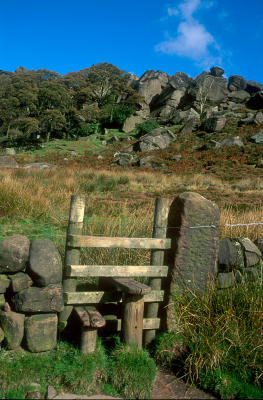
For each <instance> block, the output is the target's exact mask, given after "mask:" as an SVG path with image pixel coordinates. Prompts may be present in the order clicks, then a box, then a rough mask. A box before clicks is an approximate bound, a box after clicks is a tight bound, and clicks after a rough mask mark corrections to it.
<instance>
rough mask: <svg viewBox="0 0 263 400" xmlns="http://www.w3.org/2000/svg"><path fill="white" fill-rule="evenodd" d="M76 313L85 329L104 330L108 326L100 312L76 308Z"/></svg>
mask: <svg viewBox="0 0 263 400" xmlns="http://www.w3.org/2000/svg"><path fill="white" fill-rule="evenodd" d="M74 311H75V313H76V315H77V317H78V319H79V320H80V322H81V324H82V326H83V327H84V328H102V327H103V326H104V325H105V324H106V321H105V319H104V318H103V316H102V315H101V314H100V313H99V312H98V311H91V310H85V309H84V308H83V307H74Z"/></svg>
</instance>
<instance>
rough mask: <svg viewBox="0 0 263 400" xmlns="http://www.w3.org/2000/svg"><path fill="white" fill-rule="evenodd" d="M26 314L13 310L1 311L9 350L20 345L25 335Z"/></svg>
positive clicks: (0, 318) (0, 321) (0, 322)
mask: <svg viewBox="0 0 263 400" xmlns="http://www.w3.org/2000/svg"><path fill="white" fill-rule="evenodd" d="M24 320H25V316H24V314H17V313H15V312H13V311H7V312H5V311H0V325H1V327H2V329H3V331H4V334H5V341H6V345H7V348H8V349H9V350H14V349H16V348H17V347H19V346H20V344H21V342H22V339H23V336H24Z"/></svg>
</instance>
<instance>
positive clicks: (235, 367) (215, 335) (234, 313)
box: [156, 283, 263, 398]
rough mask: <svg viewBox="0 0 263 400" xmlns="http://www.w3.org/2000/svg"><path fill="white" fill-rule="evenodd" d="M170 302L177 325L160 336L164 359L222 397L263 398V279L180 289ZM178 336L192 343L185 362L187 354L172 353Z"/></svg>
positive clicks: (159, 351) (160, 353)
mask: <svg viewBox="0 0 263 400" xmlns="http://www.w3.org/2000/svg"><path fill="white" fill-rule="evenodd" d="M170 307H172V309H173V311H174V316H175V318H176V319H177V321H178V328H177V332H170V333H167V334H166V335H165V336H164V337H162V338H161V339H159V343H158V345H157V351H156V358H157V360H158V361H159V362H161V363H162V364H164V365H167V364H168V363H170V365H173V366H176V364H177V362H179V365H180V367H181V368H182V366H183V370H184V373H185V374H186V376H187V377H188V380H189V381H190V382H191V383H195V384H198V385H199V386H201V387H202V388H205V389H209V390H212V391H213V392H214V393H216V394H218V395H220V397H221V398H262V396H263V373H262V365H263V291H262V286H260V284H258V283H248V284H246V285H240V286H237V287H235V288H232V289H227V290H226V289H225V290H217V289H216V288H211V290H209V291H207V293H205V294H204V295H197V294H194V293H191V294H190V295H189V294H188V295H187V294H184V295H176V296H175V298H174V302H173V304H171V305H170ZM178 342H179V343H180V342H182V343H183V345H184V346H185V348H186V349H187V351H186V352H185V354H184V361H183V363H182V358H180V357H178V359H176V357H173V356H172V355H173V354H174V352H173V348H174V346H175V345H176V344H177V343H178ZM166 352H167V353H170V354H169V355H167V354H166ZM181 370H182V369H181Z"/></svg>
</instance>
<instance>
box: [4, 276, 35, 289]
mask: <svg viewBox="0 0 263 400" xmlns="http://www.w3.org/2000/svg"><path fill="white" fill-rule="evenodd" d="M9 278H10V280H11V289H12V291H13V292H14V293H18V292H21V290H24V289H27V288H29V287H30V286H32V285H33V281H32V279H31V278H30V276H29V275H27V274H25V273H24V272H18V273H16V274H14V275H9Z"/></svg>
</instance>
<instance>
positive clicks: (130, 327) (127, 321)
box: [121, 295, 144, 348]
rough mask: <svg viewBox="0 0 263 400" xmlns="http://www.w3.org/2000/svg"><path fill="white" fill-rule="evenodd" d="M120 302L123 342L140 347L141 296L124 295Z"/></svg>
mask: <svg viewBox="0 0 263 400" xmlns="http://www.w3.org/2000/svg"><path fill="white" fill-rule="evenodd" d="M122 304H123V309H122V311H123V314H122V324H121V335H122V338H123V340H124V342H125V343H127V344H131V345H134V346H137V347H139V348H141V347H142V331H143V311H144V301H143V296H140V295H136V296H135V295H126V296H125V298H124V300H123V303H122Z"/></svg>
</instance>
